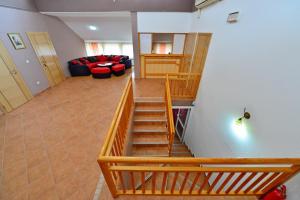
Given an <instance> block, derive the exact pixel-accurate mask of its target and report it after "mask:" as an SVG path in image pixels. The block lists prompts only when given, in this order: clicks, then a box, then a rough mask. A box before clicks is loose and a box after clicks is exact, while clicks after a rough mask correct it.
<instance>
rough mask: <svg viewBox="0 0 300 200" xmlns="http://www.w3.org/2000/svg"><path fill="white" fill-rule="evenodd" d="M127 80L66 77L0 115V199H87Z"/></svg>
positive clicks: (89, 196) (94, 181) (89, 197)
mask: <svg viewBox="0 0 300 200" xmlns="http://www.w3.org/2000/svg"><path fill="white" fill-rule="evenodd" d="M126 80H127V76H121V77H112V79H98V80H97V79H93V78H91V77H78V78H70V79H67V80H66V81H65V82H63V83H61V84H60V85H58V86H57V87H55V88H52V89H48V90H46V91H45V92H43V93H41V94H40V95H38V96H36V97H34V99H33V100H31V101H30V102H28V103H26V104H25V105H23V106H21V107H20V108H18V109H16V110H15V111H13V112H11V113H9V114H7V115H6V116H4V117H3V116H2V117H0V161H1V163H0V175H1V185H0V199H5V200H14V199H30V200H31V199H38V200H46V199H51V200H56V199H61V200H65V199H66V200H69V199H70V200H71V199H76V200H80V199H84V200H86V199H92V198H93V196H94V191H95V187H96V184H97V181H98V179H99V175H100V169H99V167H98V165H97V162H96V160H97V155H98V153H99V151H100V148H101V144H102V142H103V140H104V137H105V135H106V131H107V129H108V128H109V125H110V123H111V120H112V116H113V114H114V110H115V109H116V106H117V104H118V102H119V98H120V97H121V93H122V90H123V88H124V85H125V82H126Z"/></svg>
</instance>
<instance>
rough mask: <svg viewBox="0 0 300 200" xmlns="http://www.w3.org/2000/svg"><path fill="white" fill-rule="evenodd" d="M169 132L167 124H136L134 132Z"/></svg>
mask: <svg viewBox="0 0 300 200" xmlns="http://www.w3.org/2000/svg"><path fill="white" fill-rule="evenodd" d="M141 131H144V132H145V131H148V132H167V128H166V125H165V124H134V126H133V132H141Z"/></svg>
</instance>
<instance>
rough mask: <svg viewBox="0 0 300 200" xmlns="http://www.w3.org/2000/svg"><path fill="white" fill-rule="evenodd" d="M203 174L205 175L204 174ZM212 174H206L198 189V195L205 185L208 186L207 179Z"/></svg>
mask: <svg viewBox="0 0 300 200" xmlns="http://www.w3.org/2000/svg"><path fill="white" fill-rule="evenodd" d="M204 174H205V173H204ZM211 175H212V172H208V174H207V176H206V177H205V179H204V181H203V183H202V185H201V187H200V189H199V190H198V194H201V192H202V190H203V188H204V187H205V185H206V184H208V181H209V178H210V177H211Z"/></svg>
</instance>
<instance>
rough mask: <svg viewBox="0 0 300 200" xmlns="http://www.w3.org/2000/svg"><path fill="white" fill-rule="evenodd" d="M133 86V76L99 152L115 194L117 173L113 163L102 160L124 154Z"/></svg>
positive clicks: (109, 185)
mask: <svg viewBox="0 0 300 200" xmlns="http://www.w3.org/2000/svg"><path fill="white" fill-rule="evenodd" d="M133 103H134V101H133V87H132V78H129V80H128V81H127V83H126V86H125V89H124V91H123V93H122V96H121V100H120V102H119V104H118V106H117V109H116V111H115V114H114V117H113V120H112V123H111V125H110V128H109V130H108V133H107V136H106V139H105V142H104V144H103V147H102V149H101V152H100V154H99V165H100V168H101V170H102V172H103V176H104V178H105V180H106V183H107V185H108V187H109V189H110V191H111V193H112V194H113V195H114V194H116V190H115V184H116V182H115V181H116V178H117V175H116V174H115V173H111V171H110V167H111V166H112V165H111V163H108V162H100V160H102V159H101V158H105V157H110V156H112V157H114V156H122V155H123V153H124V149H125V145H126V143H125V141H126V136H127V128H128V125H129V120H130V114H131V110H132V107H133Z"/></svg>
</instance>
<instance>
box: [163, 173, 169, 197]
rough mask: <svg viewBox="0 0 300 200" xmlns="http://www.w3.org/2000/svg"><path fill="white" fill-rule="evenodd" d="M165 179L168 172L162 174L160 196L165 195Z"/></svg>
mask: <svg viewBox="0 0 300 200" xmlns="http://www.w3.org/2000/svg"><path fill="white" fill-rule="evenodd" d="M167 177H168V172H164V177H163V181H162V185H161V193H162V194H164V193H165V189H166V182H167Z"/></svg>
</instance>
